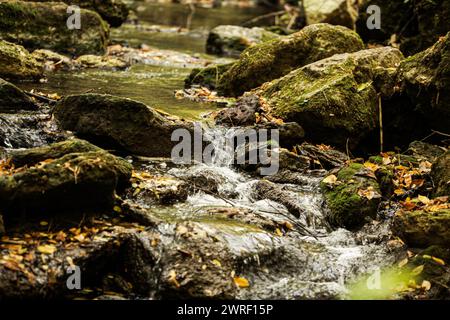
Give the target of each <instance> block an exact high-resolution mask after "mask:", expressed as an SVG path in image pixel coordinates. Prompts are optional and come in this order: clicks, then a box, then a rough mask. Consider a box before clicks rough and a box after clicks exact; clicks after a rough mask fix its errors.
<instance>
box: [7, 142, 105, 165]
mask: <svg viewBox="0 0 450 320" xmlns="http://www.w3.org/2000/svg"><path fill="white" fill-rule="evenodd" d="M100 151H102V149H100V148H99V147H97V146H94V145H93V144H90V143H89V142H87V141H84V140H80V139H70V140H66V141H62V142H57V143H53V144H50V145H46V146H42V147H39V148H31V149H24V150H13V151H11V152H10V154H9V158H10V161H11V163H12V164H13V165H14V167H15V168H19V167H23V166H33V165H35V164H36V163H38V162H41V161H44V160H49V159H58V158H61V157H62V156H65V155H66V154H70V153H81V152H100Z"/></svg>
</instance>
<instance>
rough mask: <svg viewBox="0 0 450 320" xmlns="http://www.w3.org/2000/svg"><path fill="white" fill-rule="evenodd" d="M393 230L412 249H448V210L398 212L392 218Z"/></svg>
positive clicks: (449, 212) (449, 243)
mask: <svg viewBox="0 0 450 320" xmlns="http://www.w3.org/2000/svg"><path fill="white" fill-rule="evenodd" d="M393 230H394V232H395V233H396V234H398V235H399V236H400V237H401V238H402V239H403V240H404V241H405V242H406V243H407V244H408V245H410V246H412V247H419V248H424V247H427V246H431V245H440V246H445V247H450V209H441V210H439V211H435V212H427V211H424V210H414V211H404V210H400V211H398V212H397V213H396V215H395V217H394V224H393Z"/></svg>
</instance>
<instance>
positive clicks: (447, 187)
mask: <svg viewBox="0 0 450 320" xmlns="http://www.w3.org/2000/svg"><path fill="white" fill-rule="evenodd" d="M431 177H432V179H433V182H434V190H433V195H434V196H436V197H440V196H450V151H447V152H446V153H445V154H443V155H442V156H440V157H439V158H437V160H436V162H434V163H433V166H432V168H431Z"/></svg>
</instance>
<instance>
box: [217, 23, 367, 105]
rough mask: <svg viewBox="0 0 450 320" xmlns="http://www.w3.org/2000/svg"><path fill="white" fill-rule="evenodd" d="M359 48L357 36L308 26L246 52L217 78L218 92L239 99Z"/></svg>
mask: <svg viewBox="0 0 450 320" xmlns="http://www.w3.org/2000/svg"><path fill="white" fill-rule="evenodd" d="M363 48H364V44H363V42H362V41H361V39H360V38H359V36H358V35H357V34H356V33H355V32H353V31H351V30H349V29H347V28H345V27H342V26H332V25H329V24H316V25H312V26H308V27H306V28H304V29H303V30H301V31H299V32H296V33H294V34H292V35H289V36H285V37H281V38H279V39H275V40H271V41H267V42H264V43H261V44H258V45H255V46H252V47H250V48H248V49H246V50H245V51H244V52H243V53H242V54H241V56H240V59H239V61H237V63H236V64H234V65H233V66H232V67H231V69H230V70H228V71H227V72H225V74H224V75H223V76H222V77H221V79H220V81H219V86H218V91H219V92H220V93H222V94H224V95H227V96H239V95H241V94H242V93H244V92H245V91H249V90H251V89H254V88H256V87H258V86H260V85H261V84H263V83H264V82H267V81H271V80H273V79H276V78H279V77H281V76H283V75H285V74H287V73H289V72H291V71H292V70H294V69H297V68H300V67H302V66H304V65H307V64H309V63H312V62H315V61H318V60H321V59H324V58H327V57H330V56H332V55H334V54H338V53H345V52H355V51H359V50H362V49H363Z"/></svg>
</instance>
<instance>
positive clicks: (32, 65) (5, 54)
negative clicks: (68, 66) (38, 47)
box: [0, 4, 43, 79]
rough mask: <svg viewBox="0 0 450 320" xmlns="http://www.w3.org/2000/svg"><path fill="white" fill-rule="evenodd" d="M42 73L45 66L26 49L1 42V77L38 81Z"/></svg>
mask: <svg viewBox="0 0 450 320" xmlns="http://www.w3.org/2000/svg"><path fill="white" fill-rule="evenodd" d="M0 5H1V4H0ZM0 24H1V22H0ZM1 32H2V31H1V30H0V34H1ZM42 73H43V64H41V63H39V62H38V61H36V59H34V57H33V56H32V55H31V54H30V53H29V52H28V51H27V50H26V49H25V48H24V47H22V46H19V45H16V44H13V43H11V42H8V41H2V40H0V77H2V78H5V79H38V78H40V77H42Z"/></svg>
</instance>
